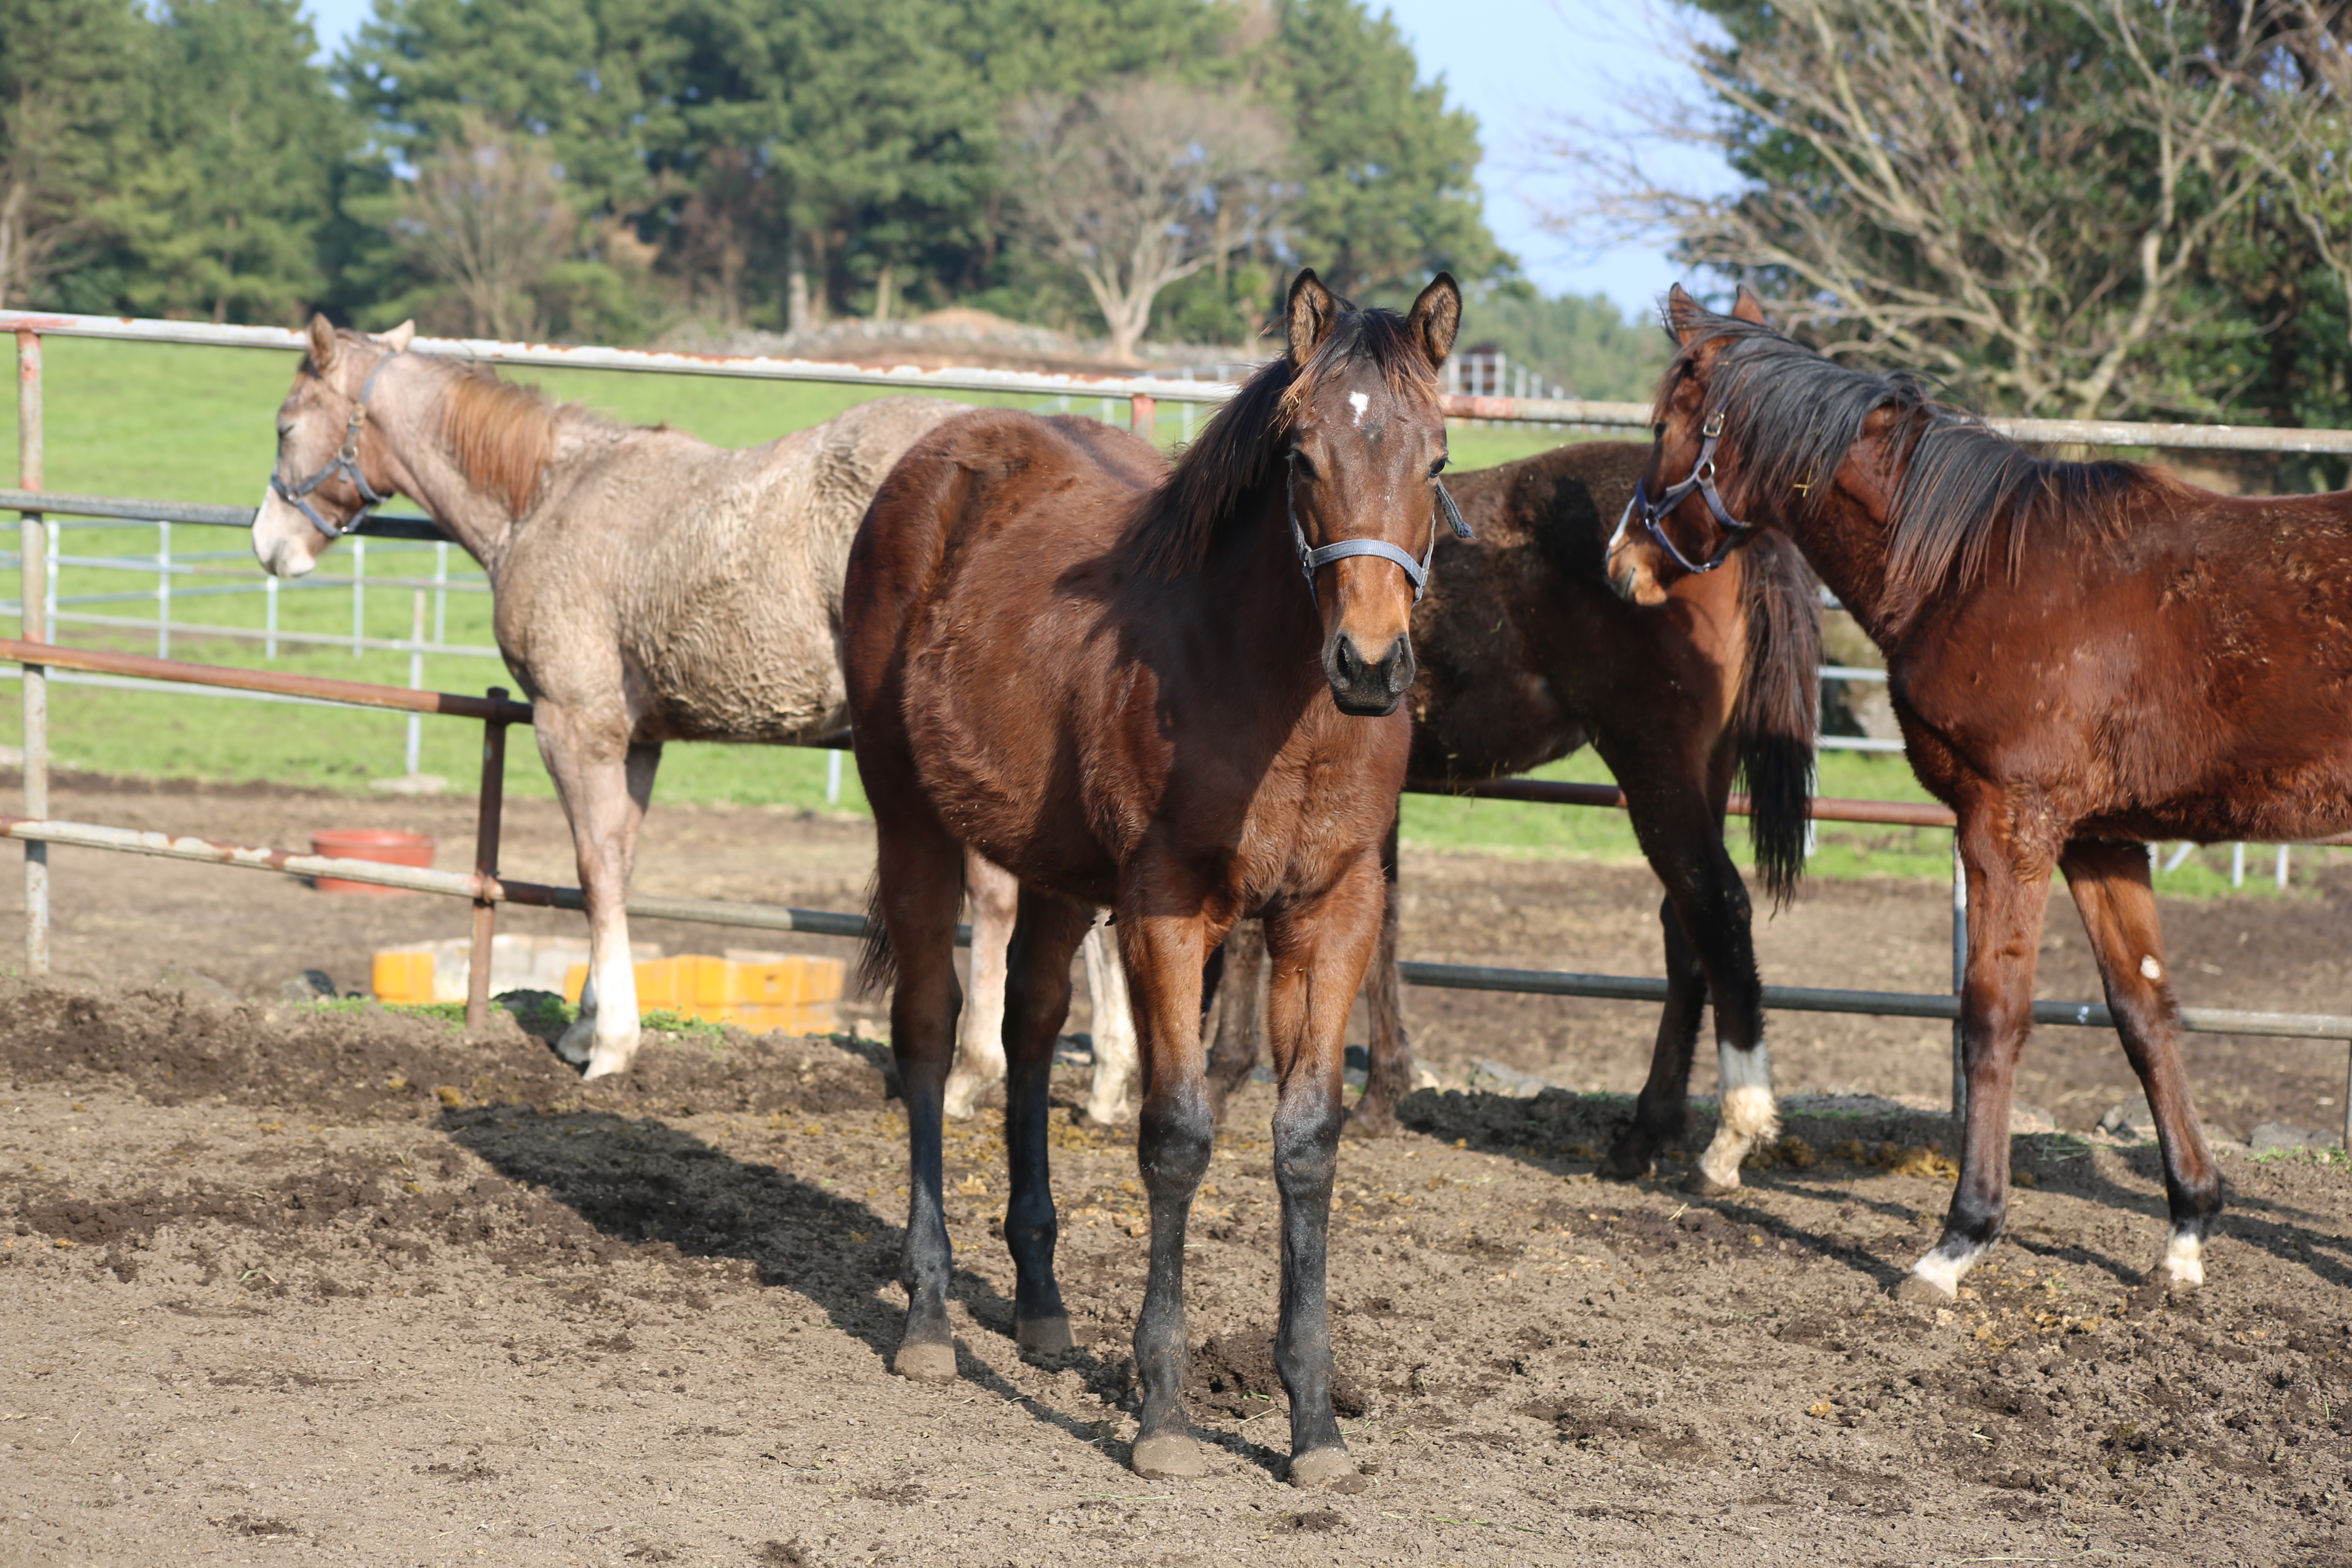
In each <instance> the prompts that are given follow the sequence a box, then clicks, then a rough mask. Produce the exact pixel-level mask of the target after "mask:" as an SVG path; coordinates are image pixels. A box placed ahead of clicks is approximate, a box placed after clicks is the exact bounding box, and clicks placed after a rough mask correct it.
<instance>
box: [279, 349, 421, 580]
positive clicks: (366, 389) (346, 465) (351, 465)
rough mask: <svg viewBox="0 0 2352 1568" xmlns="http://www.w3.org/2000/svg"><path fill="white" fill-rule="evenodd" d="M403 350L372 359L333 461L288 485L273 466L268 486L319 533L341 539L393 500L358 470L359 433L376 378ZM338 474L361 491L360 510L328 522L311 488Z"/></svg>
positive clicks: (330, 537)
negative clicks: (312, 501)
mask: <svg viewBox="0 0 2352 1568" xmlns="http://www.w3.org/2000/svg"><path fill="white" fill-rule="evenodd" d="M406 352H407V351H406V350H405V349H394V350H393V351H392V352H391V353H388V354H385V355H384V356H383V358H382V359H380V360H378V361H376V362H375V368H374V369H373V370H372V371H370V372H368V375H367V380H365V381H364V382H362V383H361V384H360V396H359V401H358V402H357V403H354V404H352V416H351V419H350V420H349V421H348V422H347V423H346V424H345V425H344V426H343V446H342V449H341V451H339V452H337V453H336V454H335V460H334V461H333V462H331V463H329V464H328V465H327V466H326V467H325V468H320V470H319V471H318V472H317V473H315V474H312V475H311V476H310V478H309V479H304V480H303V481H302V482H301V483H300V484H299V485H289V484H288V483H287V482H286V481H285V480H284V479H279V478H278V472H277V470H276V469H274V468H273V469H271V470H270V474H269V488H270V489H271V491H272V492H274V493H275V494H276V495H277V497H278V500H282V501H284V502H285V503H286V504H287V505H289V506H290V507H294V508H296V509H297V510H299V511H300V512H301V513H302V515H303V516H304V517H307V518H309V519H310V526H311V527H313V528H315V529H317V530H318V531H320V533H323V534H325V535H326V536H327V537H328V538H329V539H341V537H342V536H343V535H345V534H346V533H349V532H351V531H352V530H354V529H356V528H358V527H359V525H360V524H362V523H363V522H365V521H367V516H368V513H370V512H372V511H373V510H375V509H376V508H378V507H380V506H382V505H383V504H384V502H386V501H388V500H391V499H392V498H391V497H390V496H380V495H378V494H376V493H375V491H374V489H372V488H370V486H369V484H368V482H367V476H366V475H365V474H363V473H362V472H361V471H360V432H361V431H362V430H364V429H366V428H367V417H368V411H367V405H368V398H369V397H370V396H371V395H373V393H374V391H375V378H376V377H377V376H380V375H382V374H383V367H384V366H386V365H388V364H390V363H392V362H393V361H394V359H396V358H398V357H399V356H400V355H401V354H403V353H406ZM337 474H341V475H342V476H343V477H344V478H345V479H349V480H351V481H352V489H356V490H358V491H359V492H360V501H361V506H360V510H357V511H355V512H353V513H352V515H351V517H350V519H349V520H348V521H344V522H341V523H335V522H331V521H329V520H328V519H326V518H325V517H322V516H320V512H319V509H318V508H316V507H314V506H312V505H311V504H310V492H311V491H312V490H315V489H318V488H319V487H320V485H323V484H325V483H326V482H327V481H328V480H329V479H333V478H334V477H335V476H336V475H337Z"/></svg>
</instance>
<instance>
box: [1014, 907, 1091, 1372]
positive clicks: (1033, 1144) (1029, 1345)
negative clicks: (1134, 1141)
mask: <svg viewBox="0 0 2352 1568" xmlns="http://www.w3.org/2000/svg"><path fill="white" fill-rule="evenodd" d="M1020 908H1021V913H1020V918H1019V920H1018V921H1016V923H1015V924H1014V925H1013V942H1012V944H1011V946H1010V948H1009V949H1008V950H1007V952H1006V954H1005V988H1004V1026H1003V1027H1004V1051H1005V1056H1006V1058H1007V1061H1008V1062H1009V1064H1010V1070H1009V1072H1008V1075H1007V1077H1006V1079H1005V1083H1004V1158H1005V1163H1006V1165H1007V1167H1008V1171H1009V1173H1010V1175H1011V1178H1012V1195H1011V1196H1010V1197H1009V1198H1008V1199H1007V1200H1006V1202H1005V1206H1004V1245H1005V1247H1006V1248H1007V1249H1008V1250H1010V1251H1011V1252H1012V1254H1013V1273H1014V1278H1015V1280H1016V1283H1015V1285H1014V1287H1013V1340H1014V1342H1016V1343H1018V1344H1019V1345H1020V1347H1021V1348H1022V1349H1023V1350H1024V1351H1039V1352H1055V1351H1066V1350H1068V1349H1069V1348H1070V1314H1069V1312H1068V1311H1067V1310H1066V1309H1065V1308H1064V1307H1063V1305H1062V1291H1061V1287H1060V1286H1059V1285H1057V1284H1056V1283H1055V1279H1054V1242H1055V1237H1056V1234H1057V1231H1056V1227H1055V1219H1054V1184H1053V1176H1052V1170H1051V1157H1050V1155H1049V1154H1048V1152H1047V1151H1046V1144H1045V1110H1046V1090H1047V1089H1048V1088H1049V1087H1050V1086H1051V1083H1052V1079H1053V1076H1054V1042H1055V1040H1057V1039H1059V1038H1060V1037H1061V1033H1062V1025H1063V1023H1064V1022H1065V1021H1066V1020H1067V1019H1068V1017H1069V1016H1070V956H1071V954H1072V952H1074V951H1075V950H1076V947H1077V945H1078V942H1079V941H1080V940H1081V939H1082V938H1084V937H1086V936H1087V934H1088V933H1089V932H1090V931H1092V930H1093V929H1094V919H1095V912H1094V910H1091V909H1089V908H1087V906H1086V905H1084V904H1080V903H1074V902H1072V901H1071V900H1068V899H1065V898H1062V897H1059V896H1058V895H1056V894H1053V893H1047V892H1043V891H1040V890H1038V889H1034V888H1024V889H1022V890H1021V895H1020ZM1097 994H1099V993H1097ZM1099 1009H1100V1004H1099V1003H1097V1011H1099ZM1099 1028H1100V1023H1099V1020H1097V1029H1099ZM1097 1038H1099V1035H1097Z"/></svg>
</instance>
